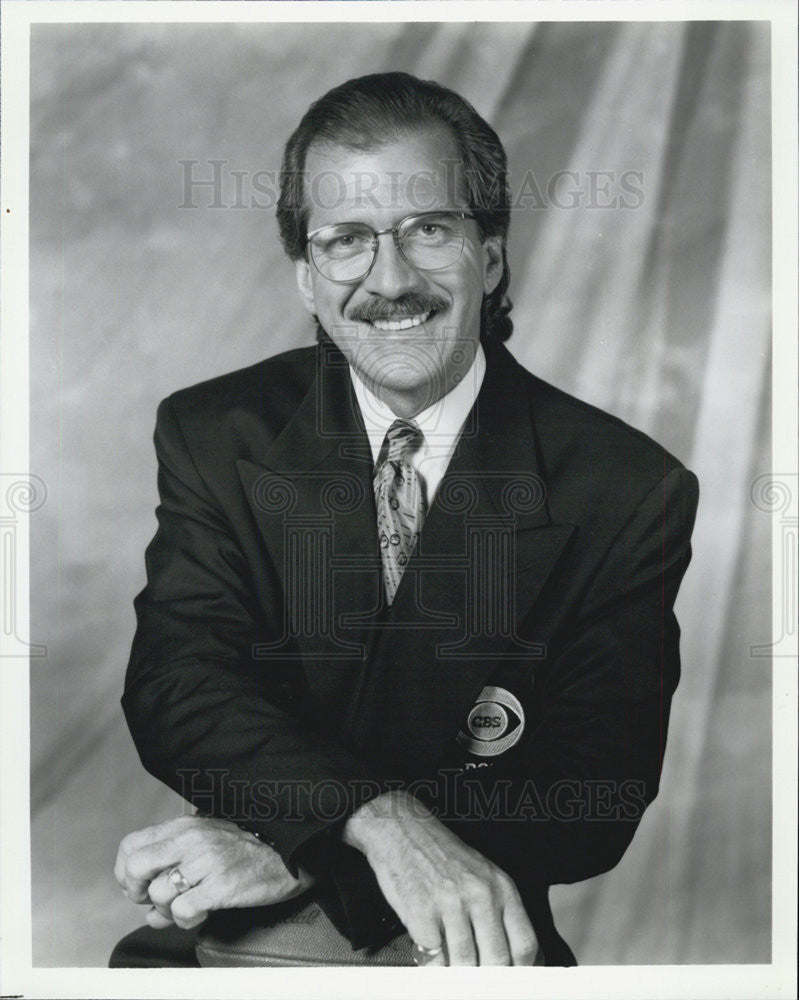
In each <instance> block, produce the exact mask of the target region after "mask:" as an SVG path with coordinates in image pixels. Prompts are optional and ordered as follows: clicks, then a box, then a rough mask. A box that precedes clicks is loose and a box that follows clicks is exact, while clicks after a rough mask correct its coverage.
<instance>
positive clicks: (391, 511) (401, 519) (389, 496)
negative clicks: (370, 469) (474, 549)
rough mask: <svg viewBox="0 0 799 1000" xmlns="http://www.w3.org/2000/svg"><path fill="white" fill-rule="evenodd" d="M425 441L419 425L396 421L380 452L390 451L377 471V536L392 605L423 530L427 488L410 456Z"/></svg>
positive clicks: (388, 432)
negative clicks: (417, 538) (409, 459)
mask: <svg viewBox="0 0 799 1000" xmlns="http://www.w3.org/2000/svg"><path fill="white" fill-rule="evenodd" d="M423 442H424V435H423V434H422V431H421V430H420V428H419V425H418V424H415V423H413V422H412V421H407V420H395V421H394V423H393V424H392V425H391V426H390V427H389V429H388V431H386V437H385V441H384V442H383V449H382V451H381V454H383V453H385V452H386V450H387V452H388V454H387V457H386V458H385V460H384V461H383V462H382V464H380V465H378V467H377V471H376V472H375V479H374V488H375V504H376V505H377V536H378V538H379V540H380V554H381V556H382V559H383V580H384V582H385V585H386V596H387V597H388V603H389V604H392V603H393V601H394V595H395V594H396V593H397V587H399V582H400V580H401V579H402V574H403V573H404V571H405V567H406V565H407V563H408V560H409V559H410V557H411V553H412V552H413V547H414V545H415V543H416V537H417V535H418V534H419V532H420V531H421V530H422V522H423V520H424V514H425V501H424V491H423V489H422V484H421V482H420V481H419V476H418V475H417V473H416V470H415V469H414V468H413V466H412V465H411V464H410V462H409V461H408V458H409V456H410V455H412V454H413V452H414V451H416V449H417V448H418V447H420V446H421V445H422V443H423Z"/></svg>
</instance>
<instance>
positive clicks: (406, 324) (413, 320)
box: [372, 310, 432, 331]
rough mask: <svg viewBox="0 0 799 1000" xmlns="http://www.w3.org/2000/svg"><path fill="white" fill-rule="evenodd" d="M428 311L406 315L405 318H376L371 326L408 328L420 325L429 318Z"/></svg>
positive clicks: (394, 329) (397, 328)
mask: <svg viewBox="0 0 799 1000" xmlns="http://www.w3.org/2000/svg"><path fill="white" fill-rule="evenodd" d="M430 312H432V310H430ZM430 312H426V313H420V315H418V316H408V317H407V318H406V319H376V320H374V321H373V323H372V326H376V327H377V329H378V330H392V331H396V330H410V328H411V327H412V326H420V325H421V324H422V323H424V322H425V320H427V319H429V318H430Z"/></svg>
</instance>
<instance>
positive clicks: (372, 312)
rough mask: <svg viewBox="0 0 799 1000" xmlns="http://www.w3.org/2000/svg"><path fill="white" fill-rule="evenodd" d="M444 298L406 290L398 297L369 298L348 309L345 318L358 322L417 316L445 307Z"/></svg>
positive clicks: (439, 310) (438, 310)
mask: <svg viewBox="0 0 799 1000" xmlns="http://www.w3.org/2000/svg"><path fill="white" fill-rule="evenodd" d="M447 304H448V303H447V301H446V299H442V298H441V297H440V296H438V295H422V294H420V293H419V292H407V293H406V294H405V295H401V296H400V297H399V298H398V299H391V300H389V299H369V300H368V301H366V302H361V303H359V304H358V305H356V306H353V307H352V309H350V310H348V315H347V319H351V320H354V321H355V322H360V323H374V321H375V320H400V319H408V318H409V317H411V316H419V315H420V314H421V313H426V312H441V311H442V310H443V309H446V308H447Z"/></svg>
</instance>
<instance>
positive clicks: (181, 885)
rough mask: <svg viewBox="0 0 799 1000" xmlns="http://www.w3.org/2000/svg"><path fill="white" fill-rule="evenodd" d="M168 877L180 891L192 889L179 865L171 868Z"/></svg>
mask: <svg viewBox="0 0 799 1000" xmlns="http://www.w3.org/2000/svg"><path fill="white" fill-rule="evenodd" d="M166 877H167V878H168V879H169V881H170V882H171V883H172V885H174V887H175V888H176V889H177V890H178V893H182V892H188V891H189V889H191V885H190V884H189V883H188V882H187V881H186V876H185V875H184V874H183V872H182V871H181V870H180V868H178V867H177V865H176V866H175V867H174V868H170V869H169V871H168V872H167V873H166Z"/></svg>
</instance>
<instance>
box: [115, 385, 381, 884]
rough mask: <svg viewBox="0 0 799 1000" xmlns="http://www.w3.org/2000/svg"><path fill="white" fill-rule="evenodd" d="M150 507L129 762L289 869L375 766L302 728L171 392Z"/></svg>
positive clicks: (286, 677) (160, 425) (375, 780)
mask: <svg viewBox="0 0 799 1000" xmlns="http://www.w3.org/2000/svg"><path fill="white" fill-rule="evenodd" d="M155 445H156V452H157V455H158V485H159V494H160V504H159V506H158V509H157V512H156V514H157V519H158V530H157V533H156V535H155V537H154V538H153V540H152V542H151V543H150V545H149V547H148V549H147V553H146V566H147V585H146V587H145V589H144V590H143V591H142V592H141V593H140V594H139V595H138V597H137V598H136V601H135V609H136V615H137V630H136V635H135V638H134V642H133V649H132V653H131V658H130V664H129V666H128V671H127V676H126V681H125V692H124V695H123V698H122V705H123V709H124V712H125V716H126V718H127V722H128V725H129V727H130V731H131V734H132V736H133V740H134V742H135V744H136V747H137V749H138V752H139V755H140V757H141V760H142V763H143V764H144V766H145V768H146V769H147V770H148V771H150V773H151V774H153V775H155V777H157V778H159V779H160V780H161V781H163V782H165V783H166V784H167V785H169V786H170V787H171V788H173V789H174V790H175V791H177V792H178V793H179V794H180V795H182V796H184V797H185V798H186V799H188V800H189V801H191V802H192V803H194V804H195V805H196V806H197V807H198V808H200V809H202V810H204V811H207V812H210V813H214V814H215V815H218V816H224V817H227V818H229V819H232V820H235V821H236V822H239V823H240V824H241V825H243V826H245V827H247V828H248V829H250V830H252V831H253V832H254V833H255V834H256V835H257V836H259V837H260V838H261V839H263V840H264V841H265V842H267V843H269V844H270V845H272V846H274V847H275V849H276V850H277V851H278V852H279V853H280V855H281V856H282V858H283V859H284V861H285V862H286V864H287V865H288V866H289V868H291V869H292V870H294V864H295V862H296V859H295V858H294V855H295V852H297V850H298V849H299V848H300V846H301V845H303V844H306V843H307V842H308V841H309V840H310V839H311V838H313V837H314V836H315V835H317V834H319V833H320V832H321V831H324V830H325V829H327V828H328V827H329V826H330V824H331V819H330V817H337V818H340V817H341V816H346V815H348V814H349V813H350V812H352V811H354V810H355V809H356V808H357V807H358V805H360V804H361V801H363V800H364V799H365V798H369V797H373V796H374V795H376V794H379V792H380V790H381V785H380V775H379V774H378V773H377V772H376V770H375V768H374V767H373V766H372V765H370V764H368V763H367V762H365V761H362V760H360V759H358V758H356V757H354V756H353V755H352V754H350V753H349V752H348V751H347V750H346V749H345V748H343V747H342V746H340V745H338V744H336V743H335V742H332V741H331V740H330V739H329V738H327V737H325V736H323V735H322V734H320V733H317V732H315V731H314V730H313V729H311V728H309V727H308V726H307V725H305V724H304V723H303V721H302V718H301V713H300V712H299V711H297V710H296V709H295V707H294V705H293V695H292V676H291V672H290V669H289V668H288V666H287V665H286V664H285V663H275V662H273V661H269V662H265V661H263V660H259V661H256V660H255V659H254V657H253V647H254V644H256V643H258V642H259V641H263V640H264V639H265V638H268V637H266V636H264V634H263V630H264V624H263V620H262V617H259V614H258V610H257V607H256V606H255V604H256V597H255V594H256V589H255V586H254V581H253V580H252V579H251V573H250V569H249V567H248V564H247V561H246V559H245V557H244V554H243V552H242V550H241V547H240V545H239V543H238V541H237V539H236V538H235V537H234V535H233V533H232V530H231V528H230V524H229V522H228V520H227V518H226V517H225V515H224V513H223V511H222V510H221V509H220V504H219V503H218V502H217V501H216V499H215V497H214V495H213V494H212V492H211V490H210V489H209V488H208V487H207V485H206V483H205V482H204V480H203V478H202V476H201V475H200V473H199V472H198V470H197V468H196V466H195V464H194V462H193V460H192V457H191V454H190V452H189V449H188V447H187V445H186V443H185V440H184V437H183V434H182V432H181V428H180V424H179V421H178V419H177V417H176V415H175V413H174V408H173V405H172V403H171V400H170V399H167V400H165V401H164V402H163V403H162V404H161V406H160V408H159V412H158V420H157V424H156V431H155Z"/></svg>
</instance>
